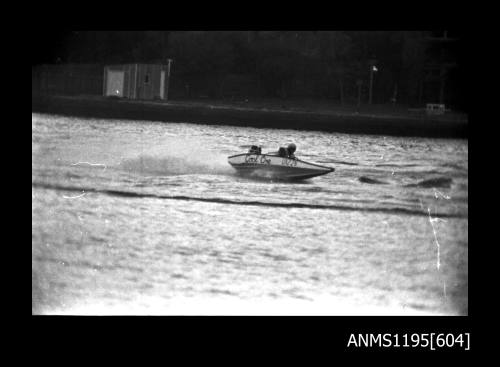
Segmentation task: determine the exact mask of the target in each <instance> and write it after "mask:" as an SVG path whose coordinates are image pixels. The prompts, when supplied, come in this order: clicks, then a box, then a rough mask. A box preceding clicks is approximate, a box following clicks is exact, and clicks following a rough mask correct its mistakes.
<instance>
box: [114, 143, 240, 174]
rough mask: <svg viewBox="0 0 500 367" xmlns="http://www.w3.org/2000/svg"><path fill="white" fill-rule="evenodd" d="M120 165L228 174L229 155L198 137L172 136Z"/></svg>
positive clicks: (147, 171) (156, 171) (139, 170)
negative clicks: (208, 145) (206, 144)
mask: <svg viewBox="0 0 500 367" xmlns="http://www.w3.org/2000/svg"><path fill="white" fill-rule="evenodd" d="M119 168H120V169H123V170H125V171H128V172H133V173H139V174H141V175H159V176H166V175H190V174H215V175H217V174H228V173H231V172H232V170H231V167H229V166H228V164H227V161H226V157H225V156H224V155H222V154H220V153H218V152H214V151H213V150H209V149H206V148H204V147H203V144H202V143H200V142H199V141H194V140H185V139H169V140H167V141H166V142H165V144H162V145H160V144H158V145H157V146H153V147H151V148H149V149H148V150H147V151H141V153H139V154H136V155H132V156H128V157H126V158H123V159H122V161H121V162H120V164H119Z"/></svg>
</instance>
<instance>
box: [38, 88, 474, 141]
mask: <svg viewBox="0 0 500 367" xmlns="http://www.w3.org/2000/svg"><path fill="white" fill-rule="evenodd" d="M289 104H290V103H289ZM31 110H32V112H35V113H52V114H59V115H65V116H76V117H87V118H110V119H125V120H150V121H160V122H188V123H198V124H207V125H230V126H242V127H243V126H246V127H256V128H277V129H294V130H315V131H325V132H337V133H349V134H370V135H389V136H405V137H432V138H452V139H457V138H458V139H467V138H468V122H467V118H466V117H463V116H458V117H457V116H455V117H453V118H450V117H449V116H446V115H445V116H426V115H425V114H420V115H416V114H413V115H411V114H409V113H406V114H404V113H402V112H401V111H402V110H399V111H395V112H394V111H392V110H389V109H388V108H385V110H384V108H383V107H382V108H379V110H376V109H375V108H373V109H372V110H371V111H370V110H367V109H366V108H364V109H360V110H359V111H358V110H357V109H355V108H353V107H339V108H337V109H332V108H328V109H325V108H321V107H320V108H318V107H316V106H313V107H311V106H309V107H306V108H294V107H292V108H290V107H287V106H283V105H281V106H280V105H273V104H269V103H268V104H264V105H263V106H262V105H261V106H256V105H255V104H252V103H247V104H245V103H238V102H221V101H194V102H193V101H175V100H174V101H169V102H164V101H137V100H126V99H111V98H106V97H101V96H41V95H34V94H32V103H31Z"/></svg>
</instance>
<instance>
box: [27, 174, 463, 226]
mask: <svg viewBox="0 0 500 367" xmlns="http://www.w3.org/2000/svg"><path fill="white" fill-rule="evenodd" d="M32 187H37V188H42V189H52V190H62V191H70V192H78V193H80V194H81V193H87V194H88V193H97V194H104V195H111V196H118V197H126V198H154V199H164V200H184V201H198V202H207V203H217V204H229V205H249V206H261V207H278V208H303V209H322V210H346V211H361V212H378V213H387V214H397V215H416V216H428V215H429V213H428V212H427V211H425V210H419V209H411V208H404V207H354V206H348V205H321V204H308V203H294V202H281V203H276V202H274V203H273V202H263V201H239V200H231V199H224V198H218V197H214V198H205V197H194V196H184V195H159V194H154V193H144V192H134V191H124V190H112V189H97V188H92V187H76V186H62V185H52V184H48V183H40V182H32ZM432 216H433V217H435V218H467V216H463V215H460V214H451V213H433V215H432Z"/></svg>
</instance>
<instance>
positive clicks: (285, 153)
mask: <svg viewBox="0 0 500 367" xmlns="http://www.w3.org/2000/svg"><path fill="white" fill-rule="evenodd" d="M296 150H297V147H296V146H295V144H294V143H290V144H288V146H287V147H286V148H285V147H280V148H279V150H278V155H279V156H280V157H287V158H290V159H295V155H294V154H293V153H295V151H296Z"/></svg>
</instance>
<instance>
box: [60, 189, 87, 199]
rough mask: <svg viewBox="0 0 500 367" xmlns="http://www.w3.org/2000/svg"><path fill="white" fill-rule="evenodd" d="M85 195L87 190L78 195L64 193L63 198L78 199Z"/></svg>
mask: <svg viewBox="0 0 500 367" xmlns="http://www.w3.org/2000/svg"><path fill="white" fill-rule="evenodd" d="M83 195H85V191H84V192H83V194H81V195H76V196H66V195H63V198H65V199H77V198H81V197H82V196H83Z"/></svg>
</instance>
